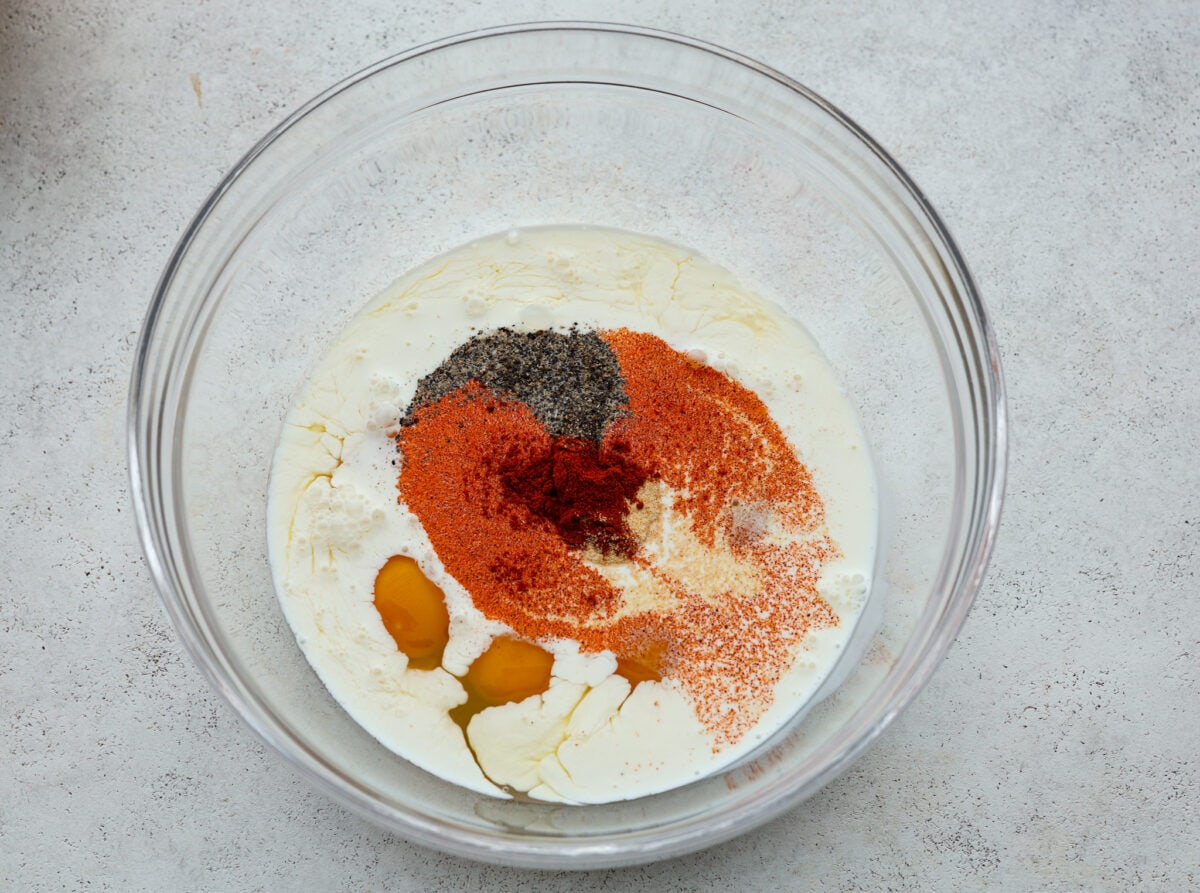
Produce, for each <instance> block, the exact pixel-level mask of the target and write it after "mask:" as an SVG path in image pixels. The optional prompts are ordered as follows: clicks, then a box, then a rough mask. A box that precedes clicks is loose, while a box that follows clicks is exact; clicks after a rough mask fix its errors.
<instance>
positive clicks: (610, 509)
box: [499, 437, 648, 558]
mask: <svg viewBox="0 0 1200 893" xmlns="http://www.w3.org/2000/svg"><path fill="white" fill-rule="evenodd" d="M627 449H628V448H627V447H625V445H624V444H621V443H616V444H612V445H609V444H607V443H606V444H604V445H600V444H597V443H595V442H594V441H591V440H583V439H580V438H576V437H555V438H553V439H552V440H551V441H550V445H549V449H548V450H547V451H546V452H544V453H542V454H541V455H538V456H536V457H535V458H533V460H532V461H530V460H529V458H528V457H527V456H525V455H522V454H521V453H520V452H518V451H516V450H512V451H510V452H509V453H508V455H507V456H505V458H504V460H503V461H502V463H501V465H500V468H499V474H500V479H501V480H502V481H503V482H504V486H505V488H506V489H507V490H508V491H509V493H511V494H512V495H513V496H515V497H516V498H517V499H518V500H519V501H520V502H521V503H523V504H524V505H525V507H526V508H528V509H529V511H530V512H531V513H533V514H534V515H536V516H537V517H539V518H544V519H545V520H547V521H549V522H550V523H551V524H553V525H554V528H555V529H556V530H557V531H558V533H559V536H561V537H562V539H563V542H564V543H566V544H567V546H569V547H570V548H572V549H582V548H585V547H587V546H591V547H593V548H596V549H599V550H600V551H601V552H603V553H605V554H606V555H620V556H622V557H625V558H629V557H631V556H632V555H633V554H634V553H635V552H636V551H637V547H638V544H637V539H636V538H635V537H634V535H633V531H631V530H630V529H629V523H628V520H627V516H628V513H629V506H630V504H631V503H636V501H637V493H638V490H640V489H641V487H642V484H644V483H645V482H646V479H647V477H648V475H647V473H646V472H645V470H643V469H642V468H641V467H639V466H638V465H636V464H635V463H633V462H632V461H630V460H629V458H628V457H627V456H626V455H625V454H626V452H627ZM638 508H641V506H640V505H638Z"/></svg>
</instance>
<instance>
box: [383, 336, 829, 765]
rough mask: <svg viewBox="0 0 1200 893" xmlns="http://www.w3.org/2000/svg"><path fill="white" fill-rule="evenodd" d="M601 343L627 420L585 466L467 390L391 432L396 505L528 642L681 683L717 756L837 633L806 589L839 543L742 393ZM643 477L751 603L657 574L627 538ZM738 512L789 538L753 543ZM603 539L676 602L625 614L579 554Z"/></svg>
mask: <svg viewBox="0 0 1200 893" xmlns="http://www.w3.org/2000/svg"><path fill="white" fill-rule="evenodd" d="M600 336H601V337H602V338H603V340H604V341H605V343H607V344H608V345H609V347H610V348H611V349H612V351H613V353H614V355H615V356H616V358H617V361H618V363H619V365H620V370H621V375H622V377H623V378H624V383H625V393H626V395H627V397H628V407H627V411H626V412H624V413H623V414H622V415H621V416H620V417H618V418H616V419H615V420H613V421H612V422H611V423H610V424H609V425H608V426H607V428H606V429H605V432H604V436H603V439H602V440H601V442H600V443H599V444H598V445H596V446H595V447H594V449H595V453H594V454H592V453H591V452H589V451H588V450H590V449H591V447H588V448H585V447H582V446H581V445H580V443H578V442H569V443H568V442H564V440H563V438H561V437H560V438H556V437H554V436H553V435H551V433H550V432H549V431H548V430H547V429H546V427H545V426H544V425H543V424H542V423H541V422H539V421H538V420H537V419H536V418H535V417H534V415H533V413H532V412H531V410H530V408H529V407H528V406H527V405H526V404H524V403H523V402H521V401H520V400H517V399H512V398H506V397H502V396H497V395H496V394H494V393H492V392H490V391H488V390H487V389H486V388H484V387H483V386H482V385H480V384H479V383H478V382H477V381H470V382H468V383H467V384H465V385H463V386H461V387H459V388H457V389H455V390H453V391H451V392H449V393H446V394H445V395H444V396H441V397H440V399H438V400H436V401H435V402H429V403H426V404H425V405H423V406H421V407H420V408H419V409H417V410H416V411H415V412H414V413H413V416H412V423H411V424H409V425H407V426H406V427H404V428H403V429H402V430H401V432H400V434H399V435H398V438H397V439H398V445H399V448H400V454H401V470H400V475H399V480H398V488H399V491H400V498H401V500H402V501H403V502H404V503H406V504H407V505H408V507H409V508H410V509H411V510H412V511H413V512H414V513H415V514H416V516H417V518H418V519H420V521H421V523H422V525H423V526H424V528H425V530H426V532H427V533H428V535H429V538H430V541H431V543H432V545H433V547H434V548H435V549H436V550H437V553H438V556H439V557H440V559H441V560H442V563H443V564H444V566H445V567H446V570H447V571H448V572H449V573H450V574H451V575H452V576H453V577H454V578H455V579H456V580H458V581H459V583H461V584H462V585H463V586H464V587H465V588H466V590H467V591H468V592H469V593H470V594H471V598H472V600H473V601H474V603H475V605H476V607H478V608H479V610H480V611H481V612H482V613H483V614H484V615H485V616H487V617H489V618H492V619H495V620H499V621H502V622H504V623H506V624H508V625H509V626H510V627H511V628H512V629H513V631H514V632H515V633H516V634H517V635H518V636H522V637H524V638H527V639H530V640H535V641H537V640H541V641H546V640H549V639H553V638H570V639H574V640H576V641H578V642H579V644H580V648H581V649H582V650H583V651H585V652H597V651H601V650H604V649H608V650H611V651H613V652H614V653H615V654H616V655H617V656H618V658H620V659H622V660H623V661H624V662H625V665H626V666H628V664H629V663H633V664H636V665H638V666H640V667H642V668H644V670H645V674H644V677H645V678H654V677H656V676H661V677H662V679H663V680H664V682H666V683H667V684H675V685H678V686H679V688H680V689H681V690H682V691H683V692H684V693H685V695H686V696H687V697H689V698H690V700H691V701H692V703H693V704H694V706H695V709H696V713H697V716H698V717H699V719H700V721H701V722H702V724H703V725H704V726H705V727H706V728H707V729H708V730H709V731H710V733H711V734H712V736H713V740H714V749H718V750H719V749H721V748H722V747H724V746H726V745H728V744H730V743H733V742H735V741H737V740H738V739H739V738H741V737H742V735H744V734H745V732H746V731H747V730H748V729H749V728H751V727H752V726H753V725H754V724H755V723H756V722H757V721H758V719H759V718H760V717H761V716H762V713H763V712H764V711H765V710H766V709H767V708H768V707H769V706H770V705H771V703H772V700H773V697H774V689H775V686H776V684H777V683H778V682H779V680H780V678H781V677H782V676H783V674H784V673H785V672H786V671H787V669H788V668H789V667H790V666H791V664H792V663H793V661H794V659H795V655H796V653H797V649H798V648H799V646H800V644H801V642H802V640H803V639H804V637H805V635H806V634H807V633H808V632H809V631H810V630H813V629H818V628H821V627H828V626H833V625H836V624H837V622H838V621H837V616H836V614H835V613H834V612H833V610H832V609H831V608H830V607H829V605H828V604H826V603H825V602H824V601H823V600H822V599H821V598H820V596H819V595H818V594H817V591H816V584H817V579H818V576H819V574H820V569H821V566H822V564H823V563H824V562H826V561H827V560H829V559H830V558H832V557H835V556H836V555H837V554H838V551H837V547H836V545H835V544H834V543H833V542H832V541H831V540H830V539H829V537H828V535H827V534H826V532H825V530H824V507H823V504H822V501H821V498H820V496H819V495H818V493H817V492H816V489H815V488H814V486H813V482H812V477H811V475H810V474H809V472H808V470H807V469H806V468H805V467H804V465H803V464H802V463H801V462H800V461H799V459H798V458H797V457H796V454H795V451H794V450H793V449H792V447H791V445H790V444H789V443H788V442H787V439H786V437H785V436H784V434H783V432H782V431H781V430H780V429H779V426H778V425H776V424H775V422H774V421H773V420H772V419H771V416H770V413H769V412H768V411H767V408H766V406H765V405H764V404H763V403H762V401H761V400H760V399H759V398H758V397H757V395H755V394H754V392H753V391H751V390H749V389H748V388H746V387H744V386H742V385H741V384H739V383H738V382H736V381H734V380H733V379H731V378H730V377H728V376H726V375H724V374H723V373H721V372H719V371H717V370H715V369H713V368H711V367H709V366H706V365H703V364H700V363H697V362H695V361H693V360H691V359H689V358H688V357H686V356H685V355H683V354H681V353H679V352H678V351H675V350H674V349H672V348H671V347H670V346H669V345H668V344H666V342H664V341H663V340H662V339H660V338H658V337H656V336H654V335H649V334H645V333H640V332H633V331H630V330H627V329H617V330H613V331H606V332H601V333H600ZM572 476H574V477H572ZM647 479H657V480H659V481H661V482H662V483H663V484H665V485H666V486H667V487H669V488H670V491H671V494H672V497H673V507H672V509H671V511H672V515H673V516H676V517H679V516H681V515H682V516H683V520H682V523H686V524H688V525H689V526H690V527H691V530H692V532H693V534H694V536H695V537H696V539H697V540H698V541H699V542H700V543H702V544H703V545H704V546H705V547H708V548H710V549H716V550H725V551H727V552H728V553H729V554H731V555H732V556H733V557H734V558H736V559H737V560H738V561H740V562H745V563H748V564H749V565H750V566H751V567H753V568H754V570H755V574H754V577H753V579H754V580H755V581H757V586H756V587H754V588H753V590H752V591H736V592H735V591H724V592H720V593H718V594H717V595H716V596H715V597H714V595H713V593H712V592H707V593H699V592H693V591H689V589H688V588H687V586H685V585H684V584H683V583H682V581H681V580H680V577H679V575H678V569H676V572H674V573H673V569H672V567H671V564H670V562H669V561H668V562H667V563H666V564H665V565H658V564H657V563H656V562H655V560H654V559H653V558H652V557H651V556H650V555H649V554H647V552H646V550H645V549H644V548H639V547H638V545H637V543H636V542H634V541H632V540H630V539H628V529H627V527H626V526H623V525H624V524H625V520H624V517H625V516H624V514H623V512H622V510H621V504H624V505H625V510H626V511H627V510H628V504H629V502H630V501H631V500H633V499H635V498H636V496H635V494H636V493H637V492H638V487H640V485H641V483H642V482H643V481H645V480H647ZM605 487H611V488H612V489H611V491H610V492H609V493H607V494H605V493H603V492H601V491H602V490H603V489H604V488H605ZM539 488H540V489H539ZM747 511H749V512H751V513H752V514H753V515H754V516H755V517H758V518H769V519H770V525H771V526H772V527H773V528H775V529H777V530H780V531H782V532H783V533H784V534H786V536H783V537H780V536H772V537H764V536H761V535H760V534H758V533H756V532H755V529H754V528H753V525H751V526H750V527H747V525H746V524H745V523H744V516H745V513H746V512H747ZM783 543H786V544H783ZM601 544H607V547H608V549H609V551H610V552H611V553H612V554H616V555H619V556H621V557H625V558H627V560H629V561H631V562H633V563H634V564H635V565H637V567H638V568H639V569H641V571H643V572H645V574H647V575H650V576H652V577H654V578H655V579H656V580H657V581H658V582H659V583H660V584H661V585H662V586H663V587H665V588H666V589H667V590H669V591H670V592H671V594H672V595H673V605H672V606H670V607H664V608H654V609H649V610H647V609H642V610H631V609H628V608H626V607H625V606H624V599H623V593H622V591H621V590H620V589H619V588H617V587H615V586H614V585H612V584H611V583H609V582H608V580H607V579H605V577H604V576H602V575H601V574H600V573H599V572H598V571H597V570H596V569H595V568H594V567H592V566H589V565H588V564H587V563H586V562H585V558H586V552H585V549H586V547H588V546H593V547H599V548H601V550H602V551H603V550H604V547H603V546H602V545H601ZM634 675H639V674H637V673H634Z"/></svg>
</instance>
